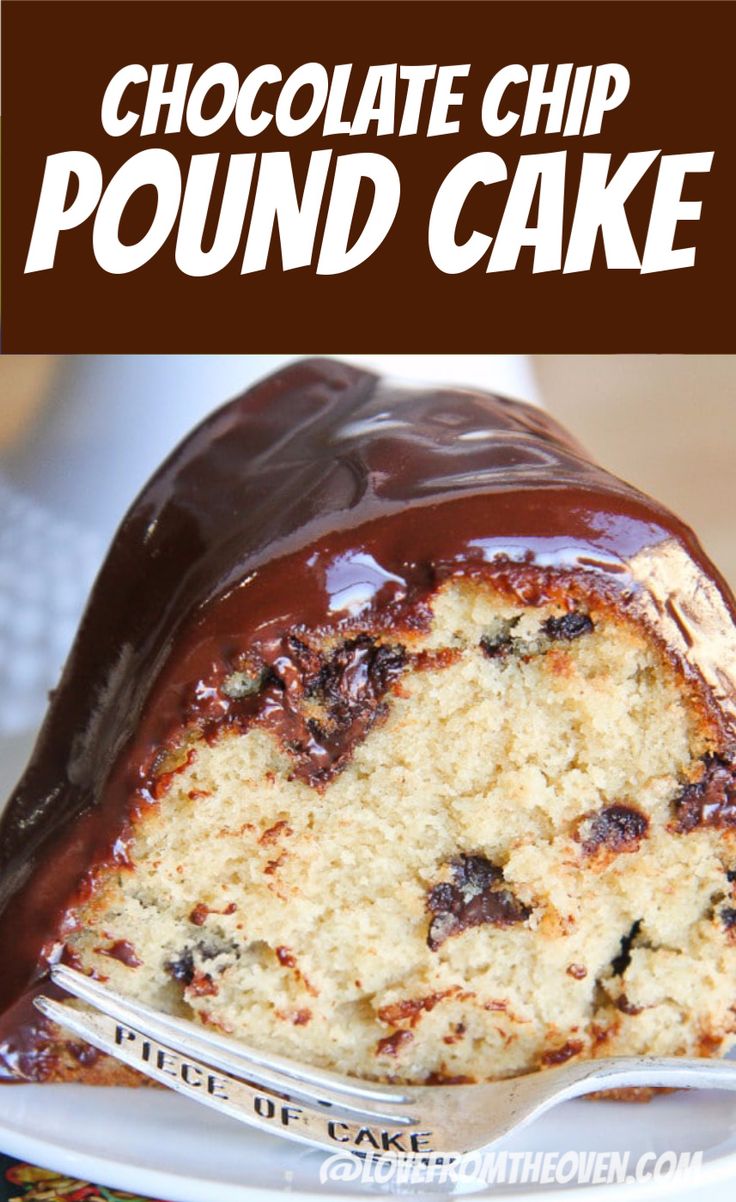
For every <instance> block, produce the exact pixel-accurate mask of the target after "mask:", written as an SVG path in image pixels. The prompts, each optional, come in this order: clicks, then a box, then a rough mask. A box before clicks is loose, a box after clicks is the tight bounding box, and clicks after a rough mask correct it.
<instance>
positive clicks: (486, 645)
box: [480, 634, 513, 659]
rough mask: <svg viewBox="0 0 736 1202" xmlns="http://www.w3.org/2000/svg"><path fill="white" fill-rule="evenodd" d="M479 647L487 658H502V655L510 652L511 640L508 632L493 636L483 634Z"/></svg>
mask: <svg viewBox="0 0 736 1202" xmlns="http://www.w3.org/2000/svg"><path fill="white" fill-rule="evenodd" d="M480 647H481V650H482V652H483V654H484V655H487V656H488V658H489V659H503V657H504V656H506V655H509V654H510V653H511V649H512V647H513V641H512V639H511V636H510V635H508V634H499V635H497V636H496V637H495V638H491V636H490V635H488V634H484V635H483V637H482V638H481V640H480Z"/></svg>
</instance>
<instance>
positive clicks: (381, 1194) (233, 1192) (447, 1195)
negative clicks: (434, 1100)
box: [0, 1084, 736, 1202]
mask: <svg viewBox="0 0 736 1202" xmlns="http://www.w3.org/2000/svg"><path fill="white" fill-rule="evenodd" d="M2 1088H3V1086H2V1085H1V1084H0V1089H2ZM5 1088H9V1089H13V1090H22V1089H23V1088H24V1086H23V1085H22V1084H21V1085H7V1086H6V1087H5ZM31 1088H33V1087H31ZM86 1088H87V1089H95V1088H97V1087H96V1086H94V1085H89V1086H86ZM192 1104H193V1105H194V1104H195V1103H192ZM233 1121H235V1120H233ZM274 1138H276V1139H278V1138H279V1137H278V1136H275V1137H274ZM282 1142H286V1141H282ZM0 1151H2V1152H4V1153H5V1154H6V1155H8V1156H13V1157H15V1158H16V1159H18V1160H23V1161H27V1162H30V1163H33V1164H37V1165H38V1166H39V1167H43V1168H48V1169H52V1170H53V1171H55V1172H59V1173H64V1174H67V1175H70V1176H73V1177H77V1178H80V1179H84V1180H87V1181H89V1182H94V1184H97V1185H105V1186H108V1187H109V1188H112V1189H119V1190H124V1191H129V1192H132V1193H137V1194H140V1195H141V1196H142V1197H145V1198H149V1199H155V1200H157V1202H212V1195H213V1190H215V1189H216V1191H217V1196H218V1198H219V1199H220V1200H221V1202H254V1200H255V1199H263V1200H264V1202H271V1200H272V1199H274V1197H275V1196H277V1195H281V1194H284V1193H289V1194H290V1195H291V1196H293V1197H294V1198H295V1199H298V1200H299V1202H360V1199H361V1198H366V1199H380V1198H390V1197H395V1196H396V1191H395V1190H392V1189H391V1188H390V1187H389V1188H388V1189H377V1190H376V1189H374V1190H355V1191H353V1192H349V1193H346V1192H344V1191H343V1190H340V1189H339V1188H335V1189H333V1188H330V1185H331V1184H332V1183H328V1185H327V1186H326V1188H324V1189H322V1190H320V1191H314V1190H309V1189H306V1190H304V1189H301V1188H299V1186H292V1185H290V1184H287V1185H284V1184H281V1185H273V1186H270V1185H255V1184H254V1185H249V1184H247V1183H243V1184H237V1185H236V1184H235V1183H233V1182H231V1181H230V1182H228V1181H225V1182H223V1181H220V1180H217V1179H214V1178H212V1177H211V1176H209V1177H205V1176H196V1177H193V1176H192V1175H191V1174H189V1173H177V1172H175V1171H172V1170H169V1169H159V1168H149V1167H145V1166H142V1165H136V1164H130V1163H129V1162H126V1161H125V1160H123V1159H120V1158H118V1157H116V1156H114V1155H112V1154H110V1153H109V1152H107V1151H105V1152H104V1154H95V1153H91V1152H89V1151H79V1150H77V1149H74V1148H73V1147H70V1146H69V1145H68V1144H62V1143H60V1142H59V1141H58V1140H56V1139H50V1138H48V1137H44V1136H38V1135H34V1134H30V1133H29V1132H28V1131H27V1130H24V1129H23V1127H22V1126H19V1125H16V1124H12V1123H10V1122H8V1121H7V1120H5V1119H2V1118H0ZM729 1178H731V1179H733V1180H734V1181H736V1149H735V1150H733V1151H731V1152H727V1153H725V1154H724V1155H722V1156H716V1157H714V1158H713V1159H712V1160H709V1161H707V1162H706V1163H705V1164H704V1165H702V1166H701V1167H700V1168H699V1169H695V1170H688V1171H686V1172H685V1173H684V1174H682V1176H681V1177H677V1178H674V1179H673V1178H664V1179H662V1180H647V1181H625V1182H611V1183H604V1184H601V1185H578V1186H576V1185H570V1186H560V1187H557V1188H555V1186H554V1185H553V1186H550V1187H544V1186H539V1187H535V1188H532V1189H531V1190H529V1189H519V1190H518V1191H516V1190H514V1189H513V1188H512V1189H508V1190H506V1191H505V1192H501V1193H497V1192H496V1191H495V1190H494V1188H493V1187H492V1186H491V1187H485V1188H483V1187H481V1188H479V1189H478V1190H474V1191H467V1192H453V1191H449V1190H448V1191H441V1190H437V1191H436V1192H433V1193H431V1194H422V1193H419V1192H416V1193H407V1195H406V1196H407V1197H413V1198H416V1199H424V1200H426V1199H429V1198H432V1199H437V1200H438V1202H440V1200H443V1202H444V1200H448V1199H463V1200H465V1199H468V1200H470V1199H478V1202H486V1200H488V1199H491V1198H494V1197H495V1198H497V1199H498V1200H499V1202H541V1200H542V1199H548V1200H550V1202H599V1200H600V1202H615V1200H616V1199H621V1200H623V1199H626V1202H636V1200H637V1199H641V1200H642V1202H649V1200H650V1199H651V1200H652V1202H653V1200H654V1199H658V1198H660V1197H662V1196H666V1197H680V1198H682V1197H684V1196H686V1193H687V1191H692V1192H693V1194H695V1192H696V1191H698V1192H699V1191H702V1190H703V1189H705V1188H707V1187H708V1186H714V1185H719V1184H722V1183H723V1182H725V1181H728V1179H729ZM172 1187H173V1188H172Z"/></svg>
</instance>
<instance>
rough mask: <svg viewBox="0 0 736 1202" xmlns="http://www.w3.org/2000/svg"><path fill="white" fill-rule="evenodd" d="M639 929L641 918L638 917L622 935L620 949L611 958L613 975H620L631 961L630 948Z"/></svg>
mask: <svg viewBox="0 0 736 1202" xmlns="http://www.w3.org/2000/svg"><path fill="white" fill-rule="evenodd" d="M640 930H641V919H640V918H638V919H637V920H636V922H635V923H634V924H633V926H632V927H631V930H630V931H629V932H628V934H626V935H624V936H622V939H621V951H620V952H619V954H618V955H617V956H614V958H613V960H612V961H611V968H612V969H613V972H614V974H615V976H617V977H622V976H623V974H624V973H625V972H626V969H627V968H628V967H629V964H630V963H631V948H632V945H633V943H634V940H635V939H636V937H637V935H638V934H639V931H640Z"/></svg>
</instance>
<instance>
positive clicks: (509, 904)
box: [427, 854, 531, 951]
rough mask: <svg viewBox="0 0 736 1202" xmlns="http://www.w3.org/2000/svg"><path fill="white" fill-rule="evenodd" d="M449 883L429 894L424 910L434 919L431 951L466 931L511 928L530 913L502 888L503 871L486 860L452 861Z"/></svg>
mask: <svg viewBox="0 0 736 1202" xmlns="http://www.w3.org/2000/svg"><path fill="white" fill-rule="evenodd" d="M450 870H451V872H452V877H453V879H452V881H451V882H450V881H442V882H440V884H438V885H435V886H434V887H433V888H432V889H431V890H430V892H429V896H428V898H427V908H428V910H429V911H430V913H431V914H432V915H433V918H432V920H431V922H430V925H429V933H428V936H427V943H428V945H429V947H430V948H431V950H432V951H437V949H438V948H439V947H440V946H441V944H443V943H444V942H445V940H446V939H449V938H450V936H451V935H459V934H461V933H462V932H463V931H466V930H467V929H468V928H469V927H477V926H482V925H484V924H489V925H491V926H511V925H512V923H517V922H525V921H526V919H527V918H528V917H529V915H530V914H531V910H530V909H529V908H528V907H527V906H525V905H523V904H522V903H521V902H520V901H519V900H518V898H516V897H515V896H514V894H513V893H511V892H510V890H508V889H505V888H503V885H502V882H503V871H502V869H501V868H499V867H498V866H497V865H496V864H492V863H491V861H490V860H488V859H486V857H485V856H479V855H464V854H463V855H461V856H459V857H458V859H456V860H453V861H451V863H450Z"/></svg>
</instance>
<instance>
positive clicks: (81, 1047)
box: [66, 1042, 102, 1068]
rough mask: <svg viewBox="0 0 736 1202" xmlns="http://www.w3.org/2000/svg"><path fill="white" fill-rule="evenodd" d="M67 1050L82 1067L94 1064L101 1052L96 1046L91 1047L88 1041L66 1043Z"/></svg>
mask: <svg viewBox="0 0 736 1202" xmlns="http://www.w3.org/2000/svg"><path fill="white" fill-rule="evenodd" d="M66 1046H67V1050H68V1051H69V1052H71V1054H72V1056H73V1057H74V1059H75V1060H76V1061H77V1062H78V1063H79V1064H81V1065H83V1066H84V1068H89V1067H90V1066H91V1065H93V1064H96V1063H97V1061H98V1060H99V1059H100V1056H101V1055H102V1052H101V1051H99V1049H98V1048H93V1047H92V1046H91V1044H89V1043H75V1042H69V1043H67V1045H66Z"/></svg>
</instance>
